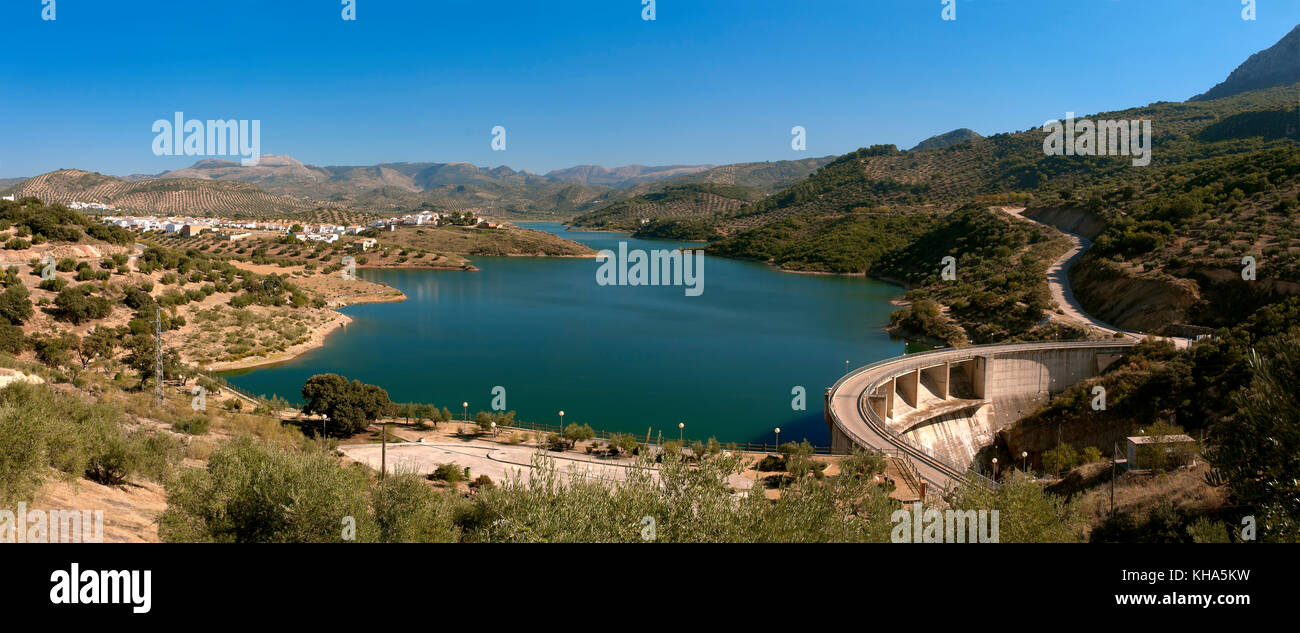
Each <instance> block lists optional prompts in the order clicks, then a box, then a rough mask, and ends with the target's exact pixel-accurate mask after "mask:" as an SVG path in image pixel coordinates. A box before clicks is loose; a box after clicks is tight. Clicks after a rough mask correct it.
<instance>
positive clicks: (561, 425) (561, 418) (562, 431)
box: [560, 411, 564, 435]
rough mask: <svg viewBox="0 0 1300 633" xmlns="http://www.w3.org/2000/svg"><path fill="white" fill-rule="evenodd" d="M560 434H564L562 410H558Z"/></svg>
mask: <svg viewBox="0 0 1300 633" xmlns="http://www.w3.org/2000/svg"><path fill="white" fill-rule="evenodd" d="M560 435H564V412H563V411H561V412H560Z"/></svg>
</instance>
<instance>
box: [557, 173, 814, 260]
mask: <svg viewBox="0 0 1300 633" xmlns="http://www.w3.org/2000/svg"><path fill="white" fill-rule="evenodd" d="M833 158H834V157H830V156H827V157H823V158H808V159H802V160H788V161H773V162H761V163H737V164H734V165H722V166H720V167H714V168H712V169H707V170H704V171H699V172H696V173H692V174H689V175H684V176H679V177H675V178H669V179H666V180H659V181H654V182H648V183H641V184H638V185H635V186H632V187H629V188H628V189H626V190H625V191H623V192H620V193H624V194H625V195H629V196H632V197H630V198H625V199H624V198H623V197H620V196H617V195H605V196H602V198H601V199H600V200H599V201H598V203H602V202H603V204H600V205H599V208H597V209H596V210H594V211H589V212H587V213H584V214H582V215H579V216H577V217H575V218H574V219H573V220H572V221H571V224H572V225H573V226H577V227H582V228H591V229H601V230H611V231H643V232H642V233H640V235H641V236H643V237H682V236H690V237H688V239H703V238H706V237H710V236H711V235H713V233H714V232H713V230H712V229H707V230H703V231H701V230H700V229H699V227H695V228H694V229H692V230H690V231H684V230H683V227H682V226H676V227H666V226H664V227H663V228H664V229H665V230H666V233H663V234H660V233H659V232H658V230H657V229H658V228H660V227H661V226H662V222H665V221H682V222H692V223H694V222H697V221H699V222H704V223H711V222H714V221H715V220H716V218H719V217H722V216H725V215H729V214H730V213H731V212H734V211H736V210H738V209H739V208H740V207H741V206H743V205H744V204H746V203H749V202H753V201H756V200H759V199H761V198H763V197H764V196H767V195H770V194H771V193H773V192H775V191H778V190H780V189H782V188H784V187H786V186H789V185H792V184H794V183H796V182H798V181H800V180H802V179H804V178H806V177H808V176H809V175H811V174H812V173H813V172H815V171H817V169H819V168H820V167H821V166H823V165H825V164H826V163H828V162H830V161H831V160H832V159H833ZM643 220H644V222H643ZM647 225H649V226H647ZM692 226H694V225H692Z"/></svg>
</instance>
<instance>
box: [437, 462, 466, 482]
mask: <svg viewBox="0 0 1300 633" xmlns="http://www.w3.org/2000/svg"><path fill="white" fill-rule="evenodd" d="M463 473H464V471H462V470H461V468H460V467H459V466H457V465H455V464H442V465H440V466H438V467H437V468H436V469H434V471H433V474H431V475H429V479H433V480H436V481H445V482H447V483H449V484H454V483H456V482H458V481H462V480H464V478H465V476H464V474H463Z"/></svg>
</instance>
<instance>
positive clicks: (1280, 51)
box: [1188, 25, 1300, 101]
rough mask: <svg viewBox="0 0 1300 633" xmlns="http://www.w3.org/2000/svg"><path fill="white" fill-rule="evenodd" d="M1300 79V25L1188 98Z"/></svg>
mask: <svg viewBox="0 0 1300 633" xmlns="http://www.w3.org/2000/svg"><path fill="white" fill-rule="evenodd" d="M1298 81H1300V25H1297V26H1296V27H1295V28H1294V29H1291V32H1290V33H1287V34H1286V36H1284V37H1283V38H1282V39H1281V40H1280V41H1278V43H1276V44H1274V45H1273V46H1270V47H1269V48H1267V49H1264V50H1262V51H1260V52H1258V53H1255V54H1254V55H1251V56H1250V57H1249V58H1248V59H1246V61H1245V62H1244V63H1242V64H1241V65H1240V66H1238V67H1237V68H1236V69H1235V70H1233V71H1232V74H1230V75H1228V78H1227V79H1225V80H1223V81H1222V82H1221V83H1219V84H1218V85H1216V86H1214V87H1213V88H1210V89H1209V90H1207V91H1205V92H1204V93H1202V94H1199V95H1196V96H1195V97H1192V98H1191V99H1188V101H1208V100H1211V99H1221V98H1223V97H1231V96H1233V95H1238V94H1241V93H1243V92H1249V91H1251V90H1260V89H1263V88H1273V87H1276V86H1289V85H1291V84H1293V83H1296V82H1298Z"/></svg>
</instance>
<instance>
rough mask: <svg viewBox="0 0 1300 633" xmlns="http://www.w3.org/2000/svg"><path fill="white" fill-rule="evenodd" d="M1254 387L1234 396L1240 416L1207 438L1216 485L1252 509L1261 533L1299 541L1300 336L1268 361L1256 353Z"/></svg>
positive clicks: (1287, 341)
mask: <svg viewBox="0 0 1300 633" xmlns="http://www.w3.org/2000/svg"><path fill="white" fill-rule="evenodd" d="M1249 365H1250V369H1251V371H1252V373H1253V376H1252V377H1251V380H1250V385H1249V386H1248V387H1247V388H1245V389H1242V390H1239V391H1238V392H1237V393H1235V394H1234V395H1233V397H1232V402H1233V403H1234V404H1235V405H1236V412H1235V413H1233V414H1230V415H1228V416H1225V417H1224V418H1223V419H1221V420H1219V421H1218V422H1217V423H1215V425H1214V426H1213V428H1212V429H1211V431H1212V432H1211V433H1210V434H1209V437H1208V438H1207V440H1206V443H1207V444H1208V447H1207V450H1206V452H1205V458H1206V460H1208V461H1209V462H1210V464H1211V465H1213V466H1214V471H1213V472H1212V473H1211V475H1210V477H1209V481H1210V483H1211V484H1213V485H1222V486H1227V490H1228V495H1229V497H1230V498H1231V499H1232V500H1233V502H1234V503H1237V504H1239V505H1244V506H1247V507H1249V508H1253V510H1254V512H1255V516H1256V521H1257V525H1258V526H1259V532H1260V535H1261V536H1263V537H1266V538H1269V539H1270V540H1277V541H1296V540H1300V503H1297V502H1296V500H1297V499H1300V460H1297V459H1296V456H1297V455H1300V389H1297V385H1300V334H1297V333H1296V332H1294V331H1293V332H1292V333H1291V334H1289V335H1287V336H1285V337H1282V338H1281V340H1280V341H1279V342H1278V344H1277V345H1275V346H1274V350H1273V353H1272V354H1271V355H1270V356H1269V357H1264V356H1261V355H1259V354H1257V353H1254V352H1252V353H1251V356H1250V359H1249Z"/></svg>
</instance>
